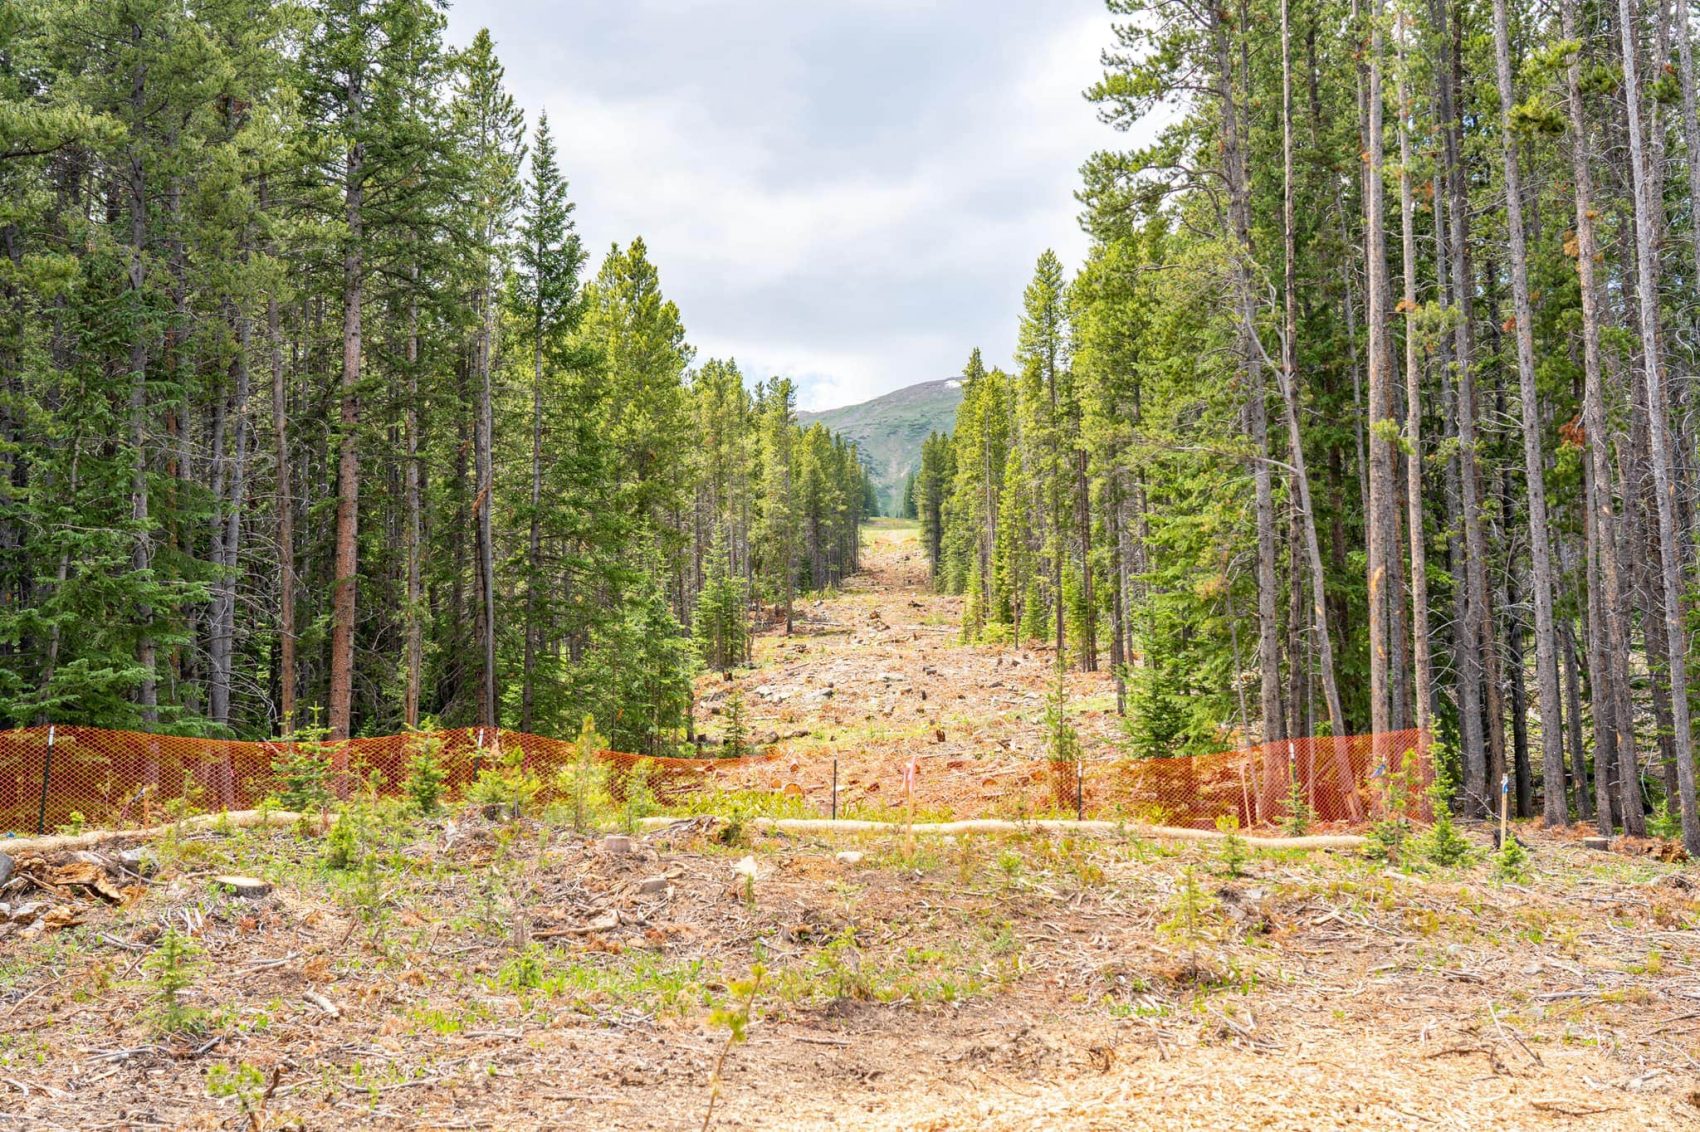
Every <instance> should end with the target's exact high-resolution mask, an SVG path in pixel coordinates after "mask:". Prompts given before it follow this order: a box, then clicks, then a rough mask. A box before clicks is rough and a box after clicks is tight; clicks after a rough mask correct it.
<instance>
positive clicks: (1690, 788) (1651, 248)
mask: <svg viewBox="0 0 1700 1132" xmlns="http://www.w3.org/2000/svg"><path fill="white" fill-rule="evenodd" d="M1500 2H1503V0H1500ZM1617 9H1618V24H1619V32H1620V34H1621V37H1622V59H1623V89H1624V100H1625V103H1626V107H1627V117H1628V122H1629V159H1630V165H1631V169H1632V170H1633V175H1634V186H1635V269H1636V290H1637V292H1638V296H1637V297H1638V299H1639V301H1640V309H1639V313H1640V328H1641V376H1642V381H1643V383H1644V384H1645V387H1646V394H1647V422H1648V426H1649V447H1650V448H1651V449H1652V466H1653V495H1654V497H1655V499H1656V500H1657V511H1658V531H1659V568H1660V578H1661V580H1662V581H1663V583H1664V601H1663V605H1664V620H1665V633H1666V636H1667V638H1668V639H1669V640H1671V641H1675V642H1684V641H1687V639H1688V637H1687V634H1686V632H1685V628H1684V625H1683V621H1682V606H1681V598H1682V572H1681V563H1680V562H1679V560H1678V549H1679V548H1678V543H1677V535H1676V498H1675V479H1674V477H1673V476H1672V474H1671V464H1670V436H1669V433H1670V424H1669V421H1668V420H1667V418H1666V408H1665V389H1664V375H1663V372H1662V371H1661V369H1660V356H1659V283H1658V264H1657V262H1656V259H1655V257H1656V256H1657V254H1658V250H1657V248H1658V245H1657V240H1656V238H1655V235H1654V230H1653V209H1654V202H1653V199H1652V189H1651V185H1650V171H1649V170H1648V168H1647V166H1646V151H1647V147H1646V144H1645V142H1644V140H1643V138H1642V122H1641V78H1640V70H1641V61H1640V58H1639V56H1638V53H1637V51H1636V47H1635V13H1634V9H1633V5H1632V4H1631V2H1630V0H1618V4H1617ZM1691 158H1692V155H1691ZM1686 653H1687V650H1686V649H1684V648H1673V649H1671V650H1670V687H1671V693H1672V694H1671V701H1672V702H1671V724H1672V738H1673V741H1674V742H1675V745H1676V755H1677V779H1678V786H1679V789H1680V790H1681V793H1682V796H1681V799H1680V804H1681V809H1682V843H1683V845H1684V847H1686V848H1687V850H1688V852H1689V853H1691V854H1696V855H1700V810H1697V809H1696V805H1695V797H1694V751H1693V739H1692V733H1691V728H1690V724H1689V713H1688V658H1687V655H1686ZM1637 804H1639V798H1638V797H1637Z"/></svg>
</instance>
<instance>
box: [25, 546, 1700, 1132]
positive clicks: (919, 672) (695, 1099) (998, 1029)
mask: <svg viewBox="0 0 1700 1132" xmlns="http://www.w3.org/2000/svg"><path fill="white" fill-rule="evenodd" d="M906 556H907V557H906ZM870 558H871V566H872V569H871V571H870V574H869V576H868V577H867V578H865V579H859V580H858V584H857V585H856V587H854V588H852V589H850V590H848V591H847V592H846V593H845V594H843V595H841V596H838V597H836V598H832V599H828V600H825V601H823V603H822V604H821V605H820V606H818V607H816V606H813V605H812V604H810V605H808V606H806V607H805V609H806V611H807V612H808V613H809V614H810V616H811V617H812V618H815V620H812V621H811V622H810V623H809V624H808V625H807V626H806V627H805V628H804V632H803V633H800V634H799V635H798V637H797V638H794V639H792V640H790V641H785V640H781V639H777V638H773V637H767V638H764V639H763V640H762V642H761V648H760V652H759V656H758V659H759V660H760V661H761V665H760V667H758V669H757V670H755V671H753V672H750V673H748V674H745V675H743V676H741V677H740V680H739V683H740V684H741V685H742V686H743V687H744V688H745V695H746V697H747V698H748V700H749V702H750V704H751V706H752V707H754V706H755V705H756V703H757V702H758V701H759V702H760V703H762V704H763V705H765V706H763V707H762V708H761V709H760V710H759V711H756V712H754V714H756V715H757V716H758V718H759V721H758V722H757V723H756V724H755V726H756V727H758V728H761V729H771V730H774V731H779V732H784V731H804V732H806V733H807V734H806V735H804V736H799V737H796V738H793V739H790V740H784V742H787V743H789V744H790V745H791V746H790V747H789V748H788V751H789V755H788V757H789V758H790V759H791V761H801V760H802V759H804V758H805V757H806V756H807V755H809V754H810V753H816V752H818V749H819V748H821V747H823V746H824V747H825V748H827V749H829V750H836V751H838V752H839V753H840V755H841V758H842V759H843V761H844V762H845V763H846V764H847V765H850V764H854V766H855V768H856V770H857V771H858V772H859V778H860V781H861V782H863V783H867V782H871V781H878V780H879V776H878V774H876V773H874V772H873V771H872V770H869V771H866V772H863V771H862V768H863V767H864V766H865V765H869V766H871V765H881V764H883V760H886V759H889V758H894V757H899V756H900V754H901V752H902V751H903V749H904V747H905V745H912V744H913V743H915V742H916V741H917V739H916V734H917V733H919V734H920V735H921V736H922V739H921V741H923V742H926V743H927V745H928V746H929V747H932V746H940V747H946V746H948V747H952V749H953V750H954V751H956V752H958V753H960V752H962V751H968V750H972V749H976V748H978V747H981V746H989V747H991V748H995V749H997V750H1004V749H1008V750H1010V751H1012V752H1023V751H1025V752H1027V753H1030V754H1035V755H1036V754H1037V753H1038V749H1039V748H1038V743H1039V740H1038V736H1037V729H1036V725H1035V720H1034V717H1035V716H1036V713H1037V708H1038V699H1037V696H1038V694H1039V689H1041V688H1042V687H1043V684H1044V675H1043V669H1044V663H1043V660H1042V659H1040V654H1033V656H1032V660H1031V662H1032V666H1033V668H1034V669H1035V671H1034V673H1033V675H1032V678H1031V679H1028V678H1027V677H1026V676H1025V673H1024V668H1023V664H1024V663H1025V662H1023V663H1017V664H1015V665H1014V666H1013V668H1014V670H1015V671H1016V672H1023V673H1024V674H1023V676H1022V677H1020V678H1015V679H1012V678H1011V676H1010V670H1011V668H1012V665H1011V663H1010V660H1011V657H1012V656H1018V654H1014V653H1010V652H1007V651H1006V652H999V651H997V650H969V649H962V648H959V647H957V646H955V645H954V644H953V643H952V642H953V624H954V610H953V605H952V603H951V602H950V601H948V600H946V599H938V598H932V597H928V596H927V595H924V594H922V593H921V592H920V591H919V588H918V585H917V583H918V581H919V570H920V564H919V558H918V555H917V554H916V552H915V549H914V547H913V544H912V541H910V537H909V535H908V532H904V531H891V530H886V531H880V532H876V534H875V545H874V549H873V551H872V553H871V555H870ZM912 602H913V603H915V604H913V605H912V604H911V603H912ZM875 610H877V611H878V612H879V614H880V616H879V622H880V623H881V625H882V626H883V627H880V626H875V625H874V624H873V618H872V616H871V614H872V613H873V612H874V611H875ZM934 630H937V631H936V632H935V631H934ZM798 645H804V646H806V648H805V649H804V650H799V649H798V647H797V646H798ZM781 658H782V659H781ZM834 666H838V667H836V668H835V667H834ZM924 668H932V669H933V670H934V672H935V673H936V675H934V674H931V673H926V672H924V671H923V669H924ZM886 670H889V671H890V672H891V673H892V674H893V675H894V676H897V677H901V678H902V679H893V680H889V681H887V680H883V679H880V680H877V681H873V680H869V679H868V678H867V676H868V674H869V673H870V672H880V671H886ZM828 681H830V682H831V687H832V690H833V693H834V694H833V695H831V696H821V697H819V698H818V699H817V700H815V701H809V700H808V697H810V696H811V695H813V694H815V693H817V692H819V691H820V690H821V689H822V688H823V687H824V686H826V685H827V682H828ZM715 683H718V682H717V681H705V684H704V693H705V695H704V698H705V699H706V698H708V696H709V695H710V694H712V693H716V692H724V691H725V689H724V688H723V687H722V688H716V687H713V685H714V684H715ZM764 687H768V688H773V689H778V690H779V691H778V694H775V695H768V694H764V693H762V692H761V691H760V689H762V688H764ZM923 690H925V691H928V692H929V693H930V694H929V695H928V697H927V698H926V699H924V700H923V699H922V698H921V696H920V695H919V692H920V691H923ZM1077 691H1078V693H1079V694H1080V695H1081V696H1082V697H1083V698H1086V699H1087V703H1088V707H1087V710H1086V711H1085V712H1084V713H1083V714H1082V717H1081V720H1080V722H1081V726H1082V729H1083V731H1085V732H1086V733H1087V734H1088V736H1090V735H1092V734H1094V731H1093V729H1094V728H1101V729H1102V730H1101V731H1099V732H1097V733H1100V734H1101V733H1104V732H1106V731H1107V730H1108V729H1109V728H1110V727H1111V726H1112V724H1111V722H1110V720H1109V719H1108V718H1107V716H1108V715H1109V714H1110V713H1111V712H1113V702H1107V701H1105V700H1104V699H1103V696H1104V695H1105V693H1107V692H1108V684H1107V681H1104V680H1102V678H1097V677H1082V678H1078V687H1077ZM957 695H961V696H962V697H963V699H961V700H958V699H955V698H954V697H955V696H957ZM1092 696H1098V697H1100V700H1099V701H1098V702H1099V704H1100V705H1101V706H1096V707H1094V706H1092V703H1093V701H1092V700H1091V698H1090V697H1092ZM1094 713H1103V715H1104V716H1105V717H1106V718H1099V717H1098V716H1097V715H1095V714H1094ZM939 729H943V730H945V732H946V738H945V739H944V740H942V741H940V740H938V739H937V738H936V737H935V736H934V735H933V732H935V731H936V730H939ZM1004 743H1007V744H1008V748H1005V747H1003V746H1002V744H1004ZM853 756H854V758H853ZM857 758H859V759H863V760H866V762H865V763H864V762H858V761H855V759H857ZM788 773H790V772H788ZM923 775H924V776H925V772H923ZM861 804H864V805H866V806H868V807H870V808H872V807H875V806H888V805H889V802H888V801H886V800H883V799H880V798H878V796H877V793H876V794H874V795H873V796H869V795H867V794H866V793H864V795H863V796H862V798H861ZM939 804H941V805H943V804H945V802H944V800H940V803H939ZM1520 833H1521V835H1522V837H1523V838H1524V840H1525V841H1527V842H1529V844H1530V846H1531V855H1530V860H1529V862H1528V864H1527V866H1526V868H1525V869H1523V870H1522V871H1521V872H1520V873H1511V874H1506V873H1504V872H1503V871H1502V870H1500V869H1499V868H1498V867H1496V865H1495V863H1494V862H1493V861H1491V860H1490V859H1488V858H1487V856H1486V854H1485V852H1483V851H1482V848H1481V846H1480V842H1481V841H1482V838H1481V836H1480V834H1479V833H1478V832H1476V831H1469V836H1470V838H1471V839H1472V841H1473V842H1476V843H1477V845H1478V848H1477V852H1476V854H1475V855H1474V857H1473V859H1471V860H1470V861H1468V862H1466V863H1464V864H1461V865H1456V866H1451V867H1440V866H1437V865H1433V864H1431V863H1427V862H1426V861H1425V860H1424V858H1423V855H1422V853H1421V851H1420V847H1419V846H1416V845H1409V846H1406V847H1405V848H1404V849H1403V851H1402V852H1401V854H1400V856H1399V859H1398V860H1397V861H1396V862H1392V863H1390V862H1388V861H1385V860H1371V859H1368V858H1366V857H1365V856H1363V855H1361V854H1357V853H1328V852H1298V851H1294V850H1265V851H1254V852H1248V853H1245V854H1243V859H1242V855H1241V854H1238V853H1235V852H1233V851H1232V850H1231V849H1230V848H1229V847H1225V846H1223V845H1222V844H1219V843H1218V844H1196V843H1193V844H1180V843H1175V844H1168V843H1162V842H1156V841H1148V840H1141V839H1138V838H1135V837H1130V836H1125V835H1123V836H1107V837H1102V838H1096V839H1085V838H1073V837H1069V836H1065V835H1054V834H1048V833H1043V832H1039V831H1037V830H1032V829H1029V830H1025V831H1018V832H1014V833H1011V834H1007V835H997V836H989V835H988V836H977V837H963V838H958V839H953V840H945V839H938V838H920V837H918V838H916V839H915V841H914V843H913V845H912V846H910V845H906V844H905V839H904V837H903V835H902V834H901V832H900V831H894V832H892V833H890V834H877V835H855V836H834V837H824V836H822V837H816V836H809V837H783V836H770V835H763V834H758V833H756V832H754V831H753V830H751V829H750V828H749V827H748V825H747V823H744V822H741V821H740V820H738V816H737V812H736V811H735V810H734V811H731V812H722V814H721V816H720V817H719V818H715V817H703V818H699V819H696V820H691V821H682V822H681V823H679V824H678V825H676V826H673V827H671V828H669V829H666V830H662V831H658V832H654V833H650V834H647V835H642V836H634V837H627V836H625V835H621V834H619V833H594V832H582V833H581V832H578V831H576V830H574V829H573V828H572V825H571V823H570V822H568V821H564V820H562V818H561V815H560V814H559V813H555V814H550V815H545V816H543V817H540V818H539V817H527V818H523V819H521V820H518V821H513V822H493V821H490V820H487V819H486V818H484V817H483V816H482V815H481V814H476V813H464V812H462V813H454V814H452V815H447V816H440V817H436V818H432V819H418V818H408V817H404V816H402V815H399V814H396V813H389V812H378V813H374V814H372V815H369V818H368V819H367V820H366V822H365V824H364V825H363V826H362V833H361V836H360V838H359V840H358V842H357V844H356V846H355V852H354V856H353V858H352V859H351V860H348V861H345V862H341V864H342V865H343V867H334V866H335V865H336V864H337V862H333V860H332V859H331V855H330V853H329V848H330V847H329V846H328V845H327V842H326V839H325V838H323V837H322V836H320V835H319V834H318V833H317V831H313V830H303V831H290V830H266V829H254V830H239V829H226V830H220V829H218V828H212V829H205V830H198V831H195V832H192V833H189V832H185V833H182V834H179V835H175V836H167V837H165V838H163V839H160V840H156V841H153V842H150V843H148V844H147V845H146V846H135V845H134V844H133V843H132V842H129V841H122V840H120V841H116V842H113V843H110V844H108V845H104V846H102V847H101V848H99V849H98V850H94V851H85V852H84V853H83V854H82V855H78V854H76V853H70V852H56V853H48V854H42V855H30V854H25V853H20V854H18V859H17V861H16V865H17V869H18V874H17V876H15V877H14V878H13V879H12V880H11V881H9V882H4V883H0V902H5V904H6V913H5V915H3V916H0V921H4V922H0V1130H4V1129H10V1128H28V1129H41V1128H55V1129H57V1128H67V1129H72V1128H75V1129H138V1130H139V1129H156V1128H195V1129H213V1128H229V1129H244V1128H245V1129H278V1128H312V1129H320V1128H326V1127H342V1128H415V1127H417V1128H444V1129H447V1128H488V1129H530V1128H574V1129H576V1128H595V1129H634V1130H635V1129H652V1128H653V1129H675V1128H676V1129H691V1128H701V1127H703V1124H704V1117H705V1114H706V1113H707V1111H708V1108H709V1105H710V1102H711V1098H712V1099H713V1100H714V1104H715V1107H714V1111H713V1116H712V1124H713V1126H714V1127H716V1128H744V1129H755V1128H763V1129H781V1128H786V1129H788V1128H802V1129H810V1128H856V1129H862V1128H891V1129H898V1128H902V1129H934V1130H944V1129H964V1130H966V1129H1033V1128H1087V1129H1128V1128H1162V1129H1190V1128H1211V1129H1214V1128H1228V1127H1232V1128H1271V1129H1295V1130H1296V1129H1315V1128H1363V1129H1385V1128H1470V1129H1482V1128H1507V1129H1542V1128H1555V1129H1556V1128H1602V1129H1645V1128H1661V1129H1662V1128H1700V1062H1697V1060H1696V1059H1697V1058H1700V931H1697V929H1700V874H1696V873H1695V872H1694V870H1693V868H1692V867H1688V868H1685V867H1684V866H1682V865H1678V864H1671V863H1666V862H1663V861H1660V860H1658V859H1657V858H1656V857H1654V856H1648V855H1643V854H1639V853H1635V852H1630V851H1625V852H1600V851H1596V850H1590V849H1586V848H1584V847H1582V845H1581V844H1580V841H1579V840H1578V838H1577V837H1573V836H1568V835H1559V834H1547V833H1544V832H1542V831H1539V830H1535V829H1524V830H1521V831H1520ZM127 850H128V851H127ZM228 873H240V874H244V875H246V876H250V877H254V878H257V879H259V880H261V881H263V882H265V884H266V886H268V887H267V891H265V892H263V893H260V894H256V895H237V894H236V893H234V892H233V891H231V889H230V887H229V886H228V885H227V884H225V883H222V882H220V881H219V880H218V879H217V878H219V877H220V876H222V875H225V874H228ZM24 904H30V905H33V906H34V907H33V908H31V909H29V910H28V912H27V913H26V914H23V915H20V914H19V909H20V906H21V905H24ZM179 941H187V943H188V948H189V954H188V955H186V956H185V957H184V958H183V959H182V960H181V961H180V962H179V963H178V964H177V965H176V966H177V971H176V972H175V974H176V975H178V976H181V978H180V979H179V980H178V981H180V982H181V983H182V984H183V987H182V990H181V991H180V992H179V993H178V996H177V997H178V1001H177V1003H176V1010H175V1011H174V1012H173V1011H172V1010H170V1009H169V1008H168V1006H169V1004H168V1002H167V999H166V996H165V994H164V991H165V990H166V988H167V987H168V986H169V985H170V983H171V982H172V977H171V975H170V974H168V973H166V972H164V971H162V969H161V968H162V959H161V956H162V955H163V954H165V953H166V952H167V951H169V950H170V947H171V946H172V945H174V944H176V943H177V942H179ZM758 967H759V968H760V971H761V974H760V978H759V980H758V981H756V982H755V985H754V992H753V997H751V996H750V981H751V976H752V972H753V971H755V970H756V969H757V968H758ZM746 1007H747V1012H748V1016H749V1021H748V1025H747V1028H746V1029H745V1033H746V1036H747V1041H744V1042H742V1043H736V1044H729V1042H728V1035H729V1033H730V1032H731V1028H730V1027H729V1025H728V1014H731V1015H734V1016H736V1015H740V1014H741V1013H742V1012H743V1011H744V1010H745V1008H746ZM722 1058H723V1061H722V1060H721V1059H722ZM717 1063H718V1064H721V1065H722V1068H721V1071H720V1073H719V1075H718V1085H717V1084H716V1081H717V1077H716V1072H715V1067H716V1065H717ZM716 1094H717V1095H716Z"/></svg>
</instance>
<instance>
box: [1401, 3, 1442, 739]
mask: <svg viewBox="0 0 1700 1132" xmlns="http://www.w3.org/2000/svg"><path fill="white" fill-rule="evenodd" d="M1405 74H1406V59H1405V33H1404V30H1403V27H1401V30H1400V33H1399V83H1398V87H1399V94H1398V97H1399V230H1400V242H1401V247H1402V249H1403V256H1402V258H1403V266H1404V284H1405V292H1404V296H1403V302H1402V303H1401V306H1403V307H1404V310H1405V440H1406V443H1407V444H1408V445H1409V446H1410V448H1409V451H1407V452H1406V454H1405V501H1406V507H1407V516H1408V517H1407V519H1406V525H1407V526H1408V527H1409V533H1410V540H1411V659H1412V669H1413V670H1412V684H1413V688H1414V694H1415V698H1416V725H1417V730H1418V731H1421V732H1422V733H1423V734H1425V735H1427V734H1428V733H1429V732H1430V731H1431V730H1432V729H1433V725H1434V723H1433V719H1432V718H1431V716H1432V713H1433V708H1434V698H1433V695H1434V694H1433V691H1432V687H1431V685H1432V683H1433V679H1434V677H1433V669H1432V667H1431V665H1430V661H1429V619H1428V551H1427V548H1426V546H1425V543H1424V538H1423V440H1422V419H1423V409H1422V375H1421V373H1420V372H1419V370H1418V365H1417V347H1418V342H1417V338H1418V332H1417V238H1416V204H1415V202H1414V200H1413V199H1412V192H1411V161H1412V157H1411V134H1410V130H1409V129H1408V128H1407V127H1406V125H1405V123H1406V121H1407V119H1409V117H1410V115H1411V102H1410V95H1409V92H1408V91H1407V89H1406V85H1405V81H1406V80H1405Z"/></svg>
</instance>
